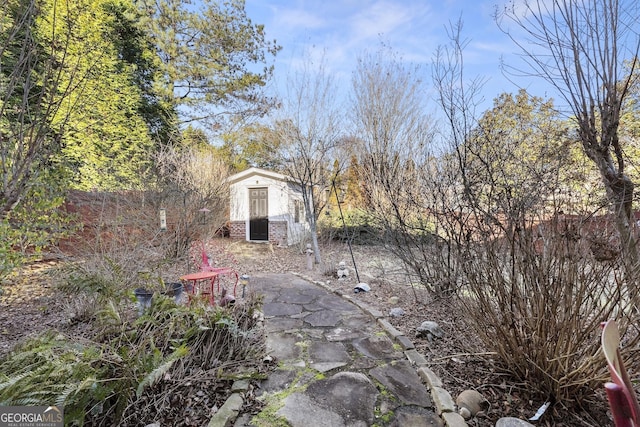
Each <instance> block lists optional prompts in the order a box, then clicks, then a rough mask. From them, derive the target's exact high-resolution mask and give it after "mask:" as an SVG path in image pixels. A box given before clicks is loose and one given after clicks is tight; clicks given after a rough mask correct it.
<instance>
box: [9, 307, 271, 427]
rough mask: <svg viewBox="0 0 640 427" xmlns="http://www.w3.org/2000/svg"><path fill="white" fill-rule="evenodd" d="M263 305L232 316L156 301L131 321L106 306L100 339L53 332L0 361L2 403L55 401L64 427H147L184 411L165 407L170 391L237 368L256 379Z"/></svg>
mask: <svg viewBox="0 0 640 427" xmlns="http://www.w3.org/2000/svg"><path fill="white" fill-rule="evenodd" d="M258 305H259V301H258V300H256V299H250V300H248V301H247V302H246V303H245V304H242V305H239V306H237V307H235V308H234V309H222V308H216V309H210V308H208V307H207V308H205V307H198V306H194V305H192V306H190V307H183V306H176V305H175V304H174V303H173V301H172V300H171V299H169V298H166V297H162V296H158V297H154V300H153V303H152V305H151V308H150V311H149V313H148V314H145V315H144V316H142V317H140V318H138V319H136V320H135V321H126V320H123V319H125V318H126V316H124V315H122V313H120V311H119V308H118V306H117V305H116V304H115V303H113V302H111V303H105V304H103V305H102V307H103V309H102V310H101V311H100V312H99V313H98V316H97V319H98V320H97V322H98V324H97V325H96V326H98V327H99V328H101V334H100V335H99V339H95V340H79V339H78V338H71V337H67V336H65V335H63V334H61V333H58V332H48V333H45V334H42V335H40V336H38V337H36V338H33V339H31V340H29V341H27V342H26V343H25V344H23V345H22V346H21V347H19V348H17V349H15V350H14V351H13V352H12V353H11V354H10V355H9V356H8V357H7V358H6V359H5V360H3V361H2V363H0V404H2V405H50V404H51V403H52V402H54V403H55V404H56V405H60V406H64V408H65V425H119V424H122V423H123V422H125V421H124V420H125V419H126V424H129V425H132V424H140V423H143V425H144V424H148V423H151V422H153V421H156V420H158V419H161V418H162V417H167V416H168V415H167V414H166V412H171V411H173V412H176V411H178V410H179V409H185V408H174V407H173V406H171V405H166V402H163V399H164V398H165V397H166V393H167V392H168V391H169V390H171V392H172V393H173V394H176V393H178V391H177V390H179V388H180V387H181V386H182V387H187V386H188V388H189V389H192V388H197V384H198V382H199V381H204V380H206V381H208V383H209V386H210V383H211V382H219V381H224V380H226V379H227V380H228V377H231V376H232V373H234V374H238V372H237V369H238V367H239V366H242V367H244V369H245V370H246V372H244V375H245V376H250V375H252V374H254V373H255V371H256V370H257V369H258V365H259V363H260V362H261V360H262V357H263V354H264V339H263V336H262V333H261V329H260V328H258V324H257V320H256V316H255V315H254V312H255V310H256V309H257V307H258ZM209 388H210V389H211V390H212V391H213V392H215V391H216V389H215V387H209ZM151 389H153V393H149V390H151ZM162 390H164V391H162ZM159 391H160V392H159ZM151 406H153V410H152V411H151V410H150V411H145V410H142V409H145V408H147V409H149V408H150V407H151ZM203 409H204V410H207V409H206V408H203ZM208 415H209V414H206V416H208ZM191 416H192V417H193V415H191Z"/></svg>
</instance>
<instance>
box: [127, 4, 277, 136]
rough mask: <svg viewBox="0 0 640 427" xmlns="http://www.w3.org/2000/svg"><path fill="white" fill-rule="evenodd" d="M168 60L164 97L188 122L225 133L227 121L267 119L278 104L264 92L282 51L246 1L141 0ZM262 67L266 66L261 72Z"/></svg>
mask: <svg viewBox="0 0 640 427" xmlns="http://www.w3.org/2000/svg"><path fill="white" fill-rule="evenodd" d="M136 3H137V5H138V6H139V7H140V8H141V10H142V11H143V15H144V16H147V17H149V18H148V21H147V22H145V21H142V22H141V25H145V26H146V27H147V28H148V31H149V32H150V34H151V37H152V38H153V40H154V43H155V46H156V48H157V52H158V53H159V55H160V58H161V61H162V69H161V70H162V86H161V90H162V94H163V96H164V97H165V99H166V100H167V101H168V102H169V103H171V104H173V105H176V106H178V107H180V113H181V116H182V121H183V122H190V121H202V122H205V123H208V124H209V125H210V126H211V127H210V129H219V128H220V125H221V123H222V122H224V119H225V118H228V117H234V118H238V117H240V118H245V117H248V116H255V115H258V116H260V115H263V114H264V113H265V112H266V111H267V110H268V109H269V108H270V107H272V106H273V104H274V101H273V100H272V99H270V98H269V97H267V96H265V95H264V94H263V93H262V88H263V86H264V85H265V82H266V81H267V80H268V79H269V78H270V76H271V74H272V71H273V67H272V66H270V65H267V62H268V60H269V57H271V56H275V54H276V53H277V51H278V50H279V49H280V48H279V46H277V44H276V43H275V42H274V41H267V40H266V39H265V34H264V27H263V26H262V25H256V24H254V23H253V22H252V21H251V19H249V17H248V16H247V14H246V11H245V10H244V1H242V0H226V1H218V0H202V1H200V2H198V4H197V5H196V4H195V3H193V2H191V1H188V0H158V1H151V0H137V1H136ZM261 67H262V68H261Z"/></svg>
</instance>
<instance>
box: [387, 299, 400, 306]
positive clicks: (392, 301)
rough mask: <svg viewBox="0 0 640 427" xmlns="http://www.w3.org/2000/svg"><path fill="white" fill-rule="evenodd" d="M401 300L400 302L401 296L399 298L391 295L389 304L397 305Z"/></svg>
mask: <svg viewBox="0 0 640 427" xmlns="http://www.w3.org/2000/svg"><path fill="white" fill-rule="evenodd" d="M399 302H400V298H398V297H390V298H389V304H391V305H396V304H397V303H399Z"/></svg>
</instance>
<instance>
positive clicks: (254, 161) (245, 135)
mask: <svg viewBox="0 0 640 427" xmlns="http://www.w3.org/2000/svg"><path fill="white" fill-rule="evenodd" d="M222 141H223V143H222V145H221V146H220V147H219V149H218V150H219V152H220V155H221V156H222V157H223V158H225V159H227V162H228V164H229V165H231V167H232V168H233V170H235V171H237V172H240V171H242V170H245V169H247V168H249V167H252V166H255V167H259V168H264V169H269V170H274V171H282V168H283V164H282V159H281V158H280V157H279V156H278V152H279V150H280V149H281V147H282V144H283V141H282V140H281V139H280V138H278V135H277V133H276V132H274V131H273V129H270V128H269V127H267V126H264V125H259V124H254V125H249V126H245V127H243V128H241V129H239V130H237V131H234V132H228V133H225V134H224V135H222Z"/></svg>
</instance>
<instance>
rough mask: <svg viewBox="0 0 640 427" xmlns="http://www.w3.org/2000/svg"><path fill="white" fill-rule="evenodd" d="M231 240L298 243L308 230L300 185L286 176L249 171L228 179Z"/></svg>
mask: <svg viewBox="0 0 640 427" xmlns="http://www.w3.org/2000/svg"><path fill="white" fill-rule="evenodd" d="M228 182H229V189H230V193H231V199H230V206H229V207H230V209H229V211H230V218H229V219H230V229H229V233H230V237H231V238H236V239H245V240H248V241H267V242H271V243H275V244H278V245H287V246H288V245H292V244H295V243H298V242H299V241H300V240H301V239H302V238H303V237H304V233H305V231H306V230H307V229H308V225H307V222H306V220H305V210H304V205H303V199H302V192H301V190H300V188H301V187H300V185H299V184H297V183H295V182H294V181H293V179H292V178H290V177H287V176H285V175H282V174H279V173H276V172H271V171H268V170H264V169H259V168H249V169H247V170H245V171H242V172H240V173H237V174H235V175H232V176H230V177H229V178H228Z"/></svg>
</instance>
